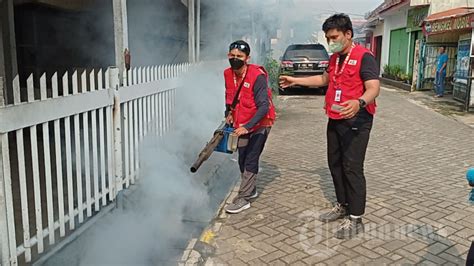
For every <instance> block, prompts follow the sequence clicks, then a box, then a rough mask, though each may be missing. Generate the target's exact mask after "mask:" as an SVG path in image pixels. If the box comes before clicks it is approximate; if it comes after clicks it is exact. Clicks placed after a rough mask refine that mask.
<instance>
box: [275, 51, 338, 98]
mask: <svg viewBox="0 0 474 266" xmlns="http://www.w3.org/2000/svg"><path fill="white" fill-rule="evenodd" d="M328 65H329V54H328V52H327V51H326V48H325V47H324V46H323V45H322V44H319V43H316V44H292V45H290V46H288V48H286V50H285V53H284V54H283V56H282V57H281V62H280V73H279V74H280V75H288V76H295V77H305V76H314V75H322V74H323V73H324V71H326V69H327V67H328ZM293 88H294V87H290V88H285V89H282V88H279V92H280V94H282V95H285V94H288V93H289V92H291V90H292V89H293ZM318 89H320V90H322V92H323V94H324V93H326V90H327V86H326V87H321V88H318Z"/></svg>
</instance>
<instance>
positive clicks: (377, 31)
mask: <svg viewBox="0 0 474 266" xmlns="http://www.w3.org/2000/svg"><path fill="white" fill-rule="evenodd" d="M383 31H384V23H380V24H378V25H377V26H375V29H374V36H380V35H383Z"/></svg>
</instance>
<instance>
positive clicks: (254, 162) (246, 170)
mask: <svg viewBox="0 0 474 266" xmlns="http://www.w3.org/2000/svg"><path fill="white" fill-rule="evenodd" d="M270 129H271V128H270V127H264V128H260V129H257V130H256V131H254V132H252V133H250V134H247V135H244V136H241V137H240V138H239V142H238V145H237V146H238V149H239V167H240V172H241V173H242V175H241V183H240V188H239V194H238V196H237V198H244V199H246V200H248V199H249V197H250V196H252V195H253V194H254V193H255V189H256V188H257V174H258V168H259V160H260V155H261V154H262V151H263V148H264V147H265V142H266V141H267V138H268V134H270Z"/></svg>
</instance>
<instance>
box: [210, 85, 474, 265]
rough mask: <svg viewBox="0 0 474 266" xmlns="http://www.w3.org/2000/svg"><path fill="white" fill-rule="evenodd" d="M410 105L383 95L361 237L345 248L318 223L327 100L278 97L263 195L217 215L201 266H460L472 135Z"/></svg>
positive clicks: (326, 192) (468, 229) (473, 219)
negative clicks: (237, 209) (242, 207)
mask: <svg viewBox="0 0 474 266" xmlns="http://www.w3.org/2000/svg"><path fill="white" fill-rule="evenodd" d="M409 97H410V96H409V95H408V94H405V93H399V92H396V91H393V90H386V89H384V90H383V91H382V96H381V97H380V99H379V106H380V107H379V113H378V115H377V117H376V119H375V123H374V128H373V131H372V136H371V140H370V143H369V148H368V154H367V158H366V165H365V166H366V167H365V168H366V177H367V184H368V203H367V210H366V215H365V226H366V233H365V234H364V235H362V236H361V237H358V238H357V239H352V240H348V241H342V240H336V239H334V238H333V237H332V233H333V232H334V231H335V230H336V227H337V222H336V223H330V224H326V225H323V224H321V223H319V222H318V221H317V220H316V219H315V218H316V217H317V216H318V215H319V213H320V212H322V211H323V210H325V209H326V208H328V207H330V206H331V202H333V201H334V200H335V194H334V189H333V185H332V180H331V176H330V174H329V169H328V168H327V160H326V139H325V127H326V118H325V116H324V113H323V110H322V109H321V107H322V105H323V97H322V96H284V97H280V98H279V103H278V105H279V109H280V111H279V119H278V121H277V124H276V126H275V127H274V129H273V130H272V133H271V136H270V139H269V141H268V143H267V147H266V150H265V152H264V156H263V165H262V173H261V174H260V176H259V177H258V189H259V192H261V194H260V195H261V196H260V197H259V198H258V199H257V200H256V201H255V202H253V203H252V208H250V209H249V210H247V211H245V212H243V213H240V214H236V215H232V216H228V215H226V214H224V213H221V214H220V215H219V217H218V218H217V219H216V221H215V222H214V224H213V225H212V226H211V228H213V230H214V231H213V233H215V234H216V236H215V238H214V240H213V241H212V242H211V244H212V245H213V246H215V247H216V250H215V253H214V254H213V255H212V256H211V257H210V258H208V259H207V264H209V265H212V264H220V263H223V264H231V265H247V264H248V265H261V264H272V265H279V264H281V265H284V264H296V265H303V264H319V263H321V264H327V265H334V264H342V263H348V264H373V265H381V264H382V263H387V264H416V263H422V264H424V265H430V264H436V265H438V264H447V265H453V264H454V265H459V264H464V263H465V258H466V254H467V251H468V249H469V245H470V243H471V242H470V241H474V206H471V205H469V204H468V202H467V195H468V193H469V190H470V189H469V187H468V185H467V182H466V181H465V178H464V174H465V170H466V169H467V167H469V166H473V165H474V153H473V147H474V129H472V128H469V127H468V126H466V125H464V124H462V123H460V122H457V121H454V120H453V119H451V118H447V117H445V116H443V115H441V114H439V113H436V112H434V111H432V110H429V109H427V108H425V107H420V106H419V105H416V104H414V103H413V101H410V100H409ZM234 193H235V190H234ZM231 196H232V195H231Z"/></svg>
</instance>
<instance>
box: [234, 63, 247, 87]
mask: <svg viewBox="0 0 474 266" xmlns="http://www.w3.org/2000/svg"><path fill="white" fill-rule="evenodd" d="M233 74H234V75H233V77H234V88H235V89H237V88H238V87H237V75H236V74H235V72H233ZM242 74H243V75H242V82H241V84H240V85H241V86H242V83H243V82H244V81H245V77H246V76H247V68H245V70H244V73H242Z"/></svg>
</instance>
